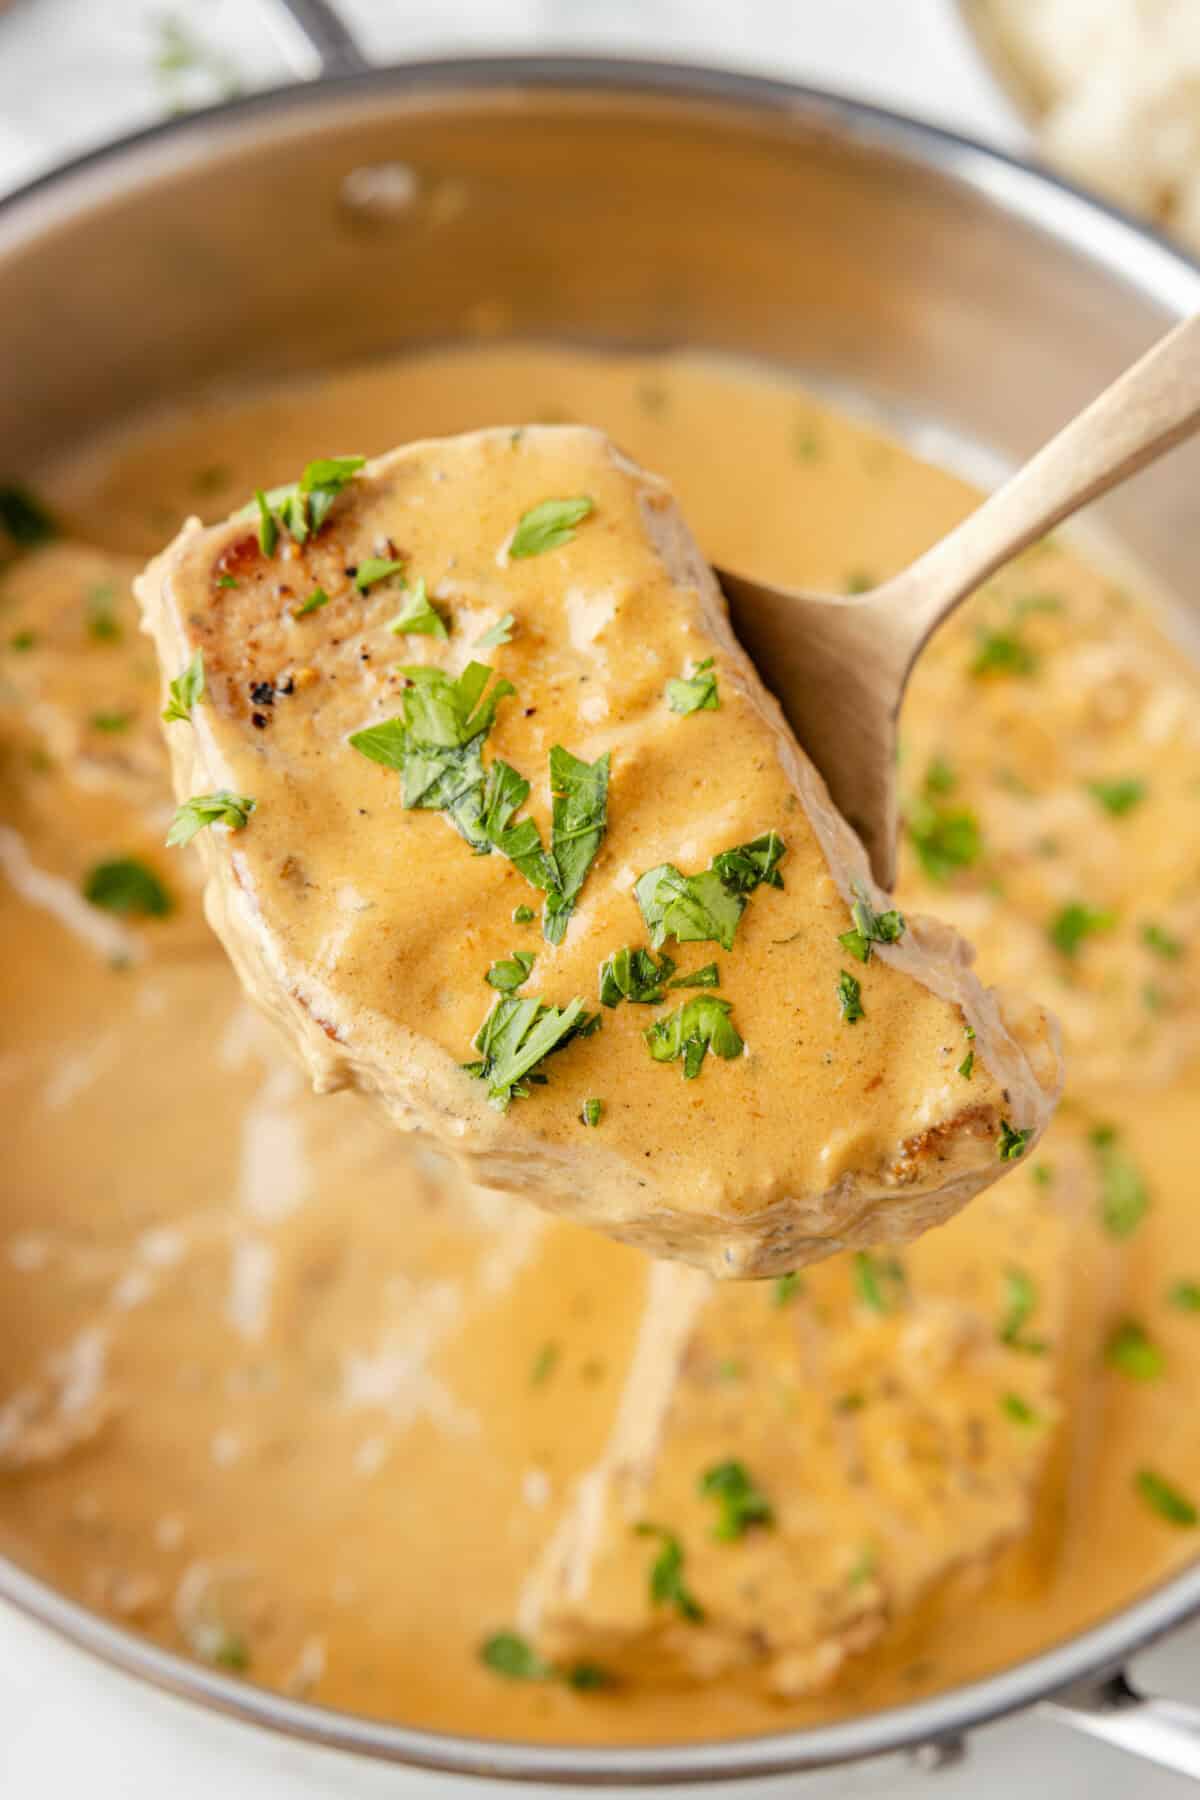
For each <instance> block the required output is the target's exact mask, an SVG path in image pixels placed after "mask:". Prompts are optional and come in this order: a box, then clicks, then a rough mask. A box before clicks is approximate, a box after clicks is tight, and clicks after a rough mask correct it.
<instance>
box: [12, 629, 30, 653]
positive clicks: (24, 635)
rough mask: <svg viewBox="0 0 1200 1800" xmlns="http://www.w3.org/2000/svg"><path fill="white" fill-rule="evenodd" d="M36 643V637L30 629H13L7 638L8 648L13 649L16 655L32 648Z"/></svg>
mask: <svg viewBox="0 0 1200 1800" xmlns="http://www.w3.org/2000/svg"><path fill="white" fill-rule="evenodd" d="M36 644H37V638H36V636H35V635H34V633H33V632H32V631H14V632H13V634H12V636H11V637H10V638H9V640H8V647H9V649H10V650H15V651H16V652H17V653H18V655H20V654H22V653H23V652H24V651H26V650H32V649H34V648H35V646H36Z"/></svg>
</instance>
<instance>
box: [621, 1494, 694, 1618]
mask: <svg viewBox="0 0 1200 1800" xmlns="http://www.w3.org/2000/svg"><path fill="white" fill-rule="evenodd" d="M633 1529H634V1530H635V1531H636V1532H637V1534H638V1536H639V1537H654V1538H658V1540H659V1541H660V1543H661V1545H662V1549H661V1550H660V1551H659V1553H658V1555H657V1556H656V1557H655V1559H654V1561H653V1562H652V1563H651V1565H650V1599H651V1602H652V1603H653V1604H654V1605H655V1606H673V1607H674V1608H675V1611H676V1612H677V1613H678V1614H679V1616H680V1618H681V1619H686V1621H687V1622H688V1624H689V1625H700V1624H702V1623H703V1620H704V1608H703V1607H702V1606H701V1605H700V1603H699V1601H698V1600H697V1599H696V1597H695V1595H694V1594H693V1593H692V1592H691V1590H690V1589H689V1587H688V1586H687V1584H686V1582H685V1581H684V1578H683V1565H684V1560H685V1558H684V1551H683V1545H682V1544H681V1543H680V1541H679V1539H678V1538H677V1537H676V1536H675V1533H674V1532H673V1531H668V1530H667V1528H666V1526H665V1525H652V1524H651V1523H650V1521H649V1520H648V1519H642V1520H641V1521H640V1522H639V1523H638V1524H637V1525H635V1526H634V1528H633Z"/></svg>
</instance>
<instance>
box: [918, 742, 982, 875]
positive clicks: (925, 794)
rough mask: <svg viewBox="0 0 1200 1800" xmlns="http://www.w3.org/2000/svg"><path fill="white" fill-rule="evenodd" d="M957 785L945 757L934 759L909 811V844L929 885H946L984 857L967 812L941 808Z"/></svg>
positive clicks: (974, 819) (971, 815)
mask: <svg viewBox="0 0 1200 1800" xmlns="http://www.w3.org/2000/svg"><path fill="white" fill-rule="evenodd" d="M956 785H957V777H956V776H955V773H954V771H953V769H952V768H951V767H950V764H949V763H948V762H946V760H945V758H944V757H940V756H935V757H934V759H933V761H932V762H931V763H930V764H929V767H928V768H927V769H926V771H925V781H924V784H923V787H922V791H921V795H920V797H919V798H918V799H917V800H916V801H914V803H913V804H912V806H911V807H910V808H909V812H908V819H907V827H908V836H909V841H910V842H911V844H912V846H913V849H914V850H915V851H916V853H917V858H918V860H919V862H920V864H921V867H922V869H923V870H924V872H925V874H926V875H927V876H928V877H929V879H930V880H931V881H938V882H946V881H949V880H950V879H951V878H952V877H953V876H954V875H957V874H958V873H959V872H960V871H961V870H963V869H969V868H971V867H972V866H973V865H974V864H975V863H977V862H978V861H979V858H980V857H981V856H982V854H983V838H982V834H981V832H980V829H979V820H978V818H977V817H976V815H975V814H974V813H973V812H971V811H969V810H968V809H967V808H965V807H962V808H948V807H946V806H944V805H943V804H942V801H943V800H944V799H945V797H946V795H947V794H949V793H950V792H951V791H952V790H953V789H954V787H955V786H956Z"/></svg>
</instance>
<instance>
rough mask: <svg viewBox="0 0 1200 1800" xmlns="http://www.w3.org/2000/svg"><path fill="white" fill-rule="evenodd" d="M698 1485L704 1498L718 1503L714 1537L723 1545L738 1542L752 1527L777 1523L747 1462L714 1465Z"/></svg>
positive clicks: (707, 1470) (705, 1472)
mask: <svg viewBox="0 0 1200 1800" xmlns="http://www.w3.org/2000/svg"><path fill="white" fill-rule="evenodd" d="M698 1486H699V1492H700V1494H701V1496H702V1497H703V1498H704V1499H706V1500H715V1501H716V1502H717V1522H716V1524H715V1525H714V1526H713V1536H714V1537H715V1538H718V1539H719V1540H720V1541H721V1542H722V1543H723V1544H730V1543H734V1542H735V1541H736V1540H737V1539H738V1538H740V1537H742V1536H743V1535H744V1534H745V1533H746V1532H747V1531H749V1529H750V1527H751V1526H752V1525H773V1524H774V1523H775V1513H774V1510H773V1508H772V1506H771V1502H770V1501H769V1500H768V1499H767V1496H766V1495H765V1494H764V1493H763V1492H762V1490H761V1488H758V1487H756V1486H755V1485H754V1482H753V1481H752V1480H751V1478H750V1475H749V1473H748V1471H747V1469H746V1465H745V1463H740V1462H732V1461H731V1462H722V1463H714V1464H713V1466H712V1468H711V1469H706V1470H705V1471H704V1473H703V1475H701V1477H700V1481H699V1484H698Z"/></svg>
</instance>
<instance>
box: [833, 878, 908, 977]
mask: <svg viewBox="0 0 1200 1800" xmlns="http://www.w3.org/2000/svg"><path fill="white" fill-rule="evenodd" d="M850 917H851V918H852V919H853V921H854V924H853V927H852V929H851V930H849V931H843V932H842V933H841V934H840V935H839V937H838V943H839V944H840V945H841V946H842V948H843V949H844V950H848V951H849V952H850V955H851V956H854V957H857V959H858V961H859V962H860V963H869V962H870V960H871V947H872V945H873V944H896V943H899V941H900V939H901V938H902V937H903V936H904V917H903V914H901V913H898V912H894V911H889V912H882V913H877V912H875V910H874V909H873V907H872V906H871V902H870V901H869V900H868V899H867V896H866V895H865V894H864V893H863V891H862V889H861V888H857V887H856V888H855V889H854V900H853V902H852V904H851V907H850Z"/></svg>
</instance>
